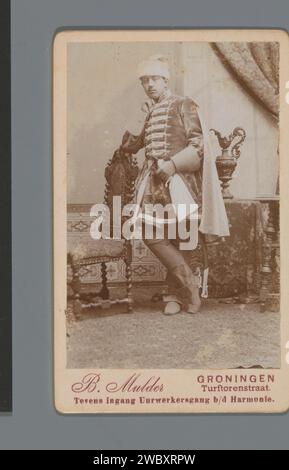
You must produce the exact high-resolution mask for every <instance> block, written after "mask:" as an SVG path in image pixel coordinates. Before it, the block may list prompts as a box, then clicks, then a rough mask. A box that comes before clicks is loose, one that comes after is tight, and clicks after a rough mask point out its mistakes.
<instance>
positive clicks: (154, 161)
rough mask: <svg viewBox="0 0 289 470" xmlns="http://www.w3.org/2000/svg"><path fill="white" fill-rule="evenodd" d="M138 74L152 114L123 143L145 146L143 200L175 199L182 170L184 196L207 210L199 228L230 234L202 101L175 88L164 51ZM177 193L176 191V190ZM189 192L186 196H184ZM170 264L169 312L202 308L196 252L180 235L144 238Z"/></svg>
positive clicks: (140, 198) (140, 183)
mask: <svg viewBox="0 0 289 470" xmlns="http://www.w3.org/2000/svg"><path fill="white" fill-rule="evenodd" d="M138 78H139V80H140V82H141V85H142V87H143V89H144V91H145V93H146V95H147V96H148V98H149V99H150V103H146V106H147V116H146V120H145V123H144V126H143V129H142V132H141V134H140V135H139V136H134V135H132V134H131V133H130V132H128V131H127V132H126V133H125V135H124V137H123V142H122V149H123V150H124V151H126V152H129V153H136V152H138V151H139V150H140V149H141V148H144V149H145V162H144V165H143V168H142V169H141V171H140V174H139V177H138V182H137V200H138V201H139V202H140V203H141V204H142V205H144V204H146V203H148V204H162V205H166V204H170V203H172V204H174V200H173V194H172V191H170V181H171V179H172V177H174V175H176V174H177V175H179V176H180V178H179V179H178V181H179V184H178V186H179V187H178V188H177V193H178V201H180V200H182V194H184V191H186V192H188V191H189V193H190V195H191V197H192V202H195V203H197V204H198V205H199V214H200V213H201V219H200V225H199V233H200V236H201V237H202V239H203V240H206V239H207V238H208V236H211V235H213V236H226V235H229V230H228V222H227V217H226V212H225V207H224V202H223V198H222V195H221V189H220V184H219V180H218V175H217V171H216V166H215V162H214V159H212V157H211V155H208V153H209V150H208V144H207V141H206V139H205V138H204V133H203V129H202V125H201V122H200V117H199V113H198V106H197V104H196V103H195V102H194V101H193V100H192V99H191V98H188V97H183V96H178V95H175V94H173V93H172V92H171V91H170V89H169V87H168V82H169V78H170V72H169V67H168V63H167V61H166V59H165V58H164V57H162V56H152V57H150V58H149V59H148V60H145V61H143V62H142V63H141V64H140V65H139V67H138ZM174 194H176V191H174ZM184 198H185V196H184ZM144 242H145V243H146V245H147V246H148V247H149V248H150V250H151V251H152V252H153V253H154V254H155V255H156V256H157V258H158V259H159V260H160V261H161V262H162V264H163V265H164V266H165V267H166V268H167V270H168V276H167V280H168V288H169V291H168V295H167V296H164V298H163V300H164V302H165V307H164V312H163V313H164V314H166V315H173V314H176V313H178V312H180V311H181V310H182V309H184V310H185V311H186V312H188V313H196V312H198V310H199V309H200V306H201V300H200V296H199V287H200V282H199V275H197V272H195V270H194V267H193V270H192V267H191V266H190V265H189V262H188V258H189V257H190V255H191V252H188V251H186V250H180V249H179V242H178V240H170V239H168V238H164V239H152V240H144Z"/></svg>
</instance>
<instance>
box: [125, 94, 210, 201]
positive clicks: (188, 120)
mask: <svg viewBox="0 0 289 470" xmlns="http://www.w3.org/2000/svg"><path fill="white" fill-rule="evenodd" d="M122 147H123V149H124V150H126V151H128V152H131V153H136V152H138V151H139V150H140V149H141V148H144V150H145V157H146V158H145V162H144V165H143V167H142V169H141V171H140V174H139V177H138V181H137V189H138V187H139V186H140V184H141V182H142V181H143V178H145V177H146V176H147V175H148V174H149V178H148V180H147V181H148V182H147V187H146V190H145V193H144V200H145V201H146V202H153V203H158V202H159V203H164V204H166V203H168V202H171V201H170V196H169V191H168V189H167V187H166V186H165V185H164V183H163V182H162V181H161V180H160V179H159V178H158V177H157V175H155V174H154V173H155V171H154V170H155V169H157V167H158V164H159V162H158V161H159V160H172V161H173V162H174V165H175V167H176V171H177V173H178V174H179V175H180V176H181V177H182V179H183V181H184V182H185V183H186V185H187V187H188V189H189V191H190V192H191V194H192V197H193V199H194V200H195V201H196V202H198V204H199V209H200V204H201V188H202V161H203V135H202V128H201V124H200V120H199V116H198V106H197V104H196V103H195V102H194V101H193V100H192V99H191V98H188V97H182V96H178V95H174V94H172V93H171V92H169V91H168V92H167V93H166V95H165V96H164V97H163V99H162V100H160V101H159V102H157V103H155V104H153V105H152V106H151V107H150V108H148V114H147V116H146V120H145V123H144V126H143V129H142V132H141V134H140V135H139V136H135V135H132V134H131V133H130V132H128V131H127V132H126V133H125V135H124V138H123V143H122Z"/></svg>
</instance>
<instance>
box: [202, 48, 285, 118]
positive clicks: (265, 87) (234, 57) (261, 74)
mask: <svg viewBox="0 0 289 470" xmlns="http://www.w3.org/2000/svg"><path fill="white" fill-rule="evenodd" d="M211 46H212V48H213V50H214V51H215V53H216V54H217V55H218V57H219V58H220V60H221V61H222V62H223V64H224V65H225V66H226V67H227V68H228V69H229V71H230V72H231V74H232V75H233V76H234V78H235V79H236V80H237V81H238V82H239V83H240V84H241V85H242V87H243V88H244V90H245V91H246V92H247V93H248V94H249V95H251V96H252V97H253V98H254V99H255V100H256V101H257V102H258V103H259V104H260V105H261V106H262V107H263V108H264V109H266V111H267V112H269V114H270V115H271V117H272V118H273V119H274V121H276V122H278V115H279V44H278V43H277V42H215V43H212V44H211Z"/></svg>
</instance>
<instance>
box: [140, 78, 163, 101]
mask: <svg viewBox="0 0 289 470" xmlns="http://www.w3.org/2000/svg"><path fill="white" fill-rule="evenodd" d="M167 82H168V81H167V79H166V78H164V77H160V76H159V75H145V76H144V77H141V84H142V86H143V88H144V91H145V93H146V94H147V96H148V97H149V98H151V99H152V100H154V101H157V100H158V99H159V98H160V96H161V95H162V94H163V93H164V91H165V90H166V89H167Z"/></svg>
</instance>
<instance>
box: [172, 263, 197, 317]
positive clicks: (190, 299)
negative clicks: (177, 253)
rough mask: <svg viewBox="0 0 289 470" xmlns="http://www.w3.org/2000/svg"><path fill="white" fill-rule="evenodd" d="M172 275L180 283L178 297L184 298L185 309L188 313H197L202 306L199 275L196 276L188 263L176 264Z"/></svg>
mask: <svg viewBox="0 0 289 470" xmlns="http://www.w3.org/2000/svg"><path fill="white" fill-rule="evenodd" d="M172 275H173V276H174V278H175V279H176V281H177V282H178V285H179V295H178V297H180V298H182V299H183V309H184V310H185V311H186V312H187V313H191V314H193V313H197V312H198V311H199V310H200V307H201V299H200V295H199V276H195V275H194V274H193V273H192V271H191V269H190V267H189V266H188V265H187V264H182V265H179V266H176V267H175V268H174V269H173V271H172Z"/></svg>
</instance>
